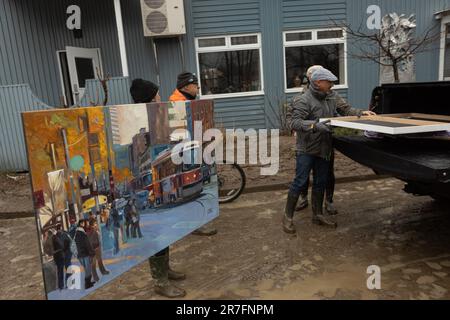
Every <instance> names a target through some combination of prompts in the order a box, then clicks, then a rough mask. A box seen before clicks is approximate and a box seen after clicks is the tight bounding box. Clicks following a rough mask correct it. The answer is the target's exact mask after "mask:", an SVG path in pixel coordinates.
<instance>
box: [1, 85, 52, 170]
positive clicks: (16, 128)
mask: <svg viewBox="0 0 450 320" xmlns="http://www.w3.org/2000/svg"><path fill="white" fill-rule="evenodd" d="M0 106H2V109H1V110H0V170H1V171H22V170H27V168H28V163H27V153H26V149H25V140H24V137H23V129H22V118H21V115H20V113H21V112H25V111H34V110H45V109H49V108H50V107H48V106H47V105H46V104H45V103H43V102H42V101H40V100H39V99H38V98H37V97H36V96H35V95H34V94H33V93H32V91H31V89H30V87H29V85H28V84H21V85H13V86H1V87H0Z"/></svg>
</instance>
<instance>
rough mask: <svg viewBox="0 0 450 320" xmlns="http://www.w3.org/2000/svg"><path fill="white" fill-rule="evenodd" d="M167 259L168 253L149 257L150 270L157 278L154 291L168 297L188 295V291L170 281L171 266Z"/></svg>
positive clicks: (155, 278) (154, 277)
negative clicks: (169, 266)
mask: <svg viewBox="0 0 450 320" xmlns="http://www.w3.org/2000/svg"><path fill="white" fill-rule="evenodd" d="M166 259H167V257H166V255H163V256H159V257H158V256H152V257H150V258H149V259H148V261H149V263H150V271H151V273H152V277H153V279H154V280H155V286H154V291H155V293H156V294H158V295H160V296H163V297H166V298H171V299H174V298H182V297H184V296H185V295H186V291H184V290H183V289H181V288H178V287H176V286H174V285H172V284H171V283H170V282H169V268H168V266H167V264H166Z"/></svg>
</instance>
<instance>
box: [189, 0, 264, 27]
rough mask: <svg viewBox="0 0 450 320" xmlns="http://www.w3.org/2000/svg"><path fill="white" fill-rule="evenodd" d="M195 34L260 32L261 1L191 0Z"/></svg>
mask: <svg viewBox="0 0 450 320" xmlns="http://www.w3.org/2000/svg"><path fill="white" fill-rule="evenodd" d="M191 3H192V18H193V30H194V34H195V36H203V35H216V34H226V33H246V32H259V31H260V30H261V23H260V22H261V20H260V5H259V4H260V1H259V0H248V1H245V2H242V1H239V0H229V1H216V0H213V1H211V0H191Z"/></svg>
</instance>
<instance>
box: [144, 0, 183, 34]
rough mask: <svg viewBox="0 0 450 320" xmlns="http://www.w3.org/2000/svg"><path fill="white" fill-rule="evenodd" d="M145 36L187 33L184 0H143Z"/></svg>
mask: <svg viewBox="0 0 450 320" xmlns="http://www.w3.org/2000/svg"><path fill="white" fill-rule="evenodd" d="M141 11H142V21H143V25H144V36H146V37H170V36H177V35H182V34H186V24H185V17H184V5H183V0H141Z"/></svg>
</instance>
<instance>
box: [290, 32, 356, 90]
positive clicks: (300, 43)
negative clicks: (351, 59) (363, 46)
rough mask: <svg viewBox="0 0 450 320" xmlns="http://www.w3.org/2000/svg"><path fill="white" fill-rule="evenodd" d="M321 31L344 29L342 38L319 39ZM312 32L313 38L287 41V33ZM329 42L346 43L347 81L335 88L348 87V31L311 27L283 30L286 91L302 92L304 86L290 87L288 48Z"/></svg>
mask: <svg viewBox="0 0 450 320" xmlns="http://www.w3.org/2000/svg"><path fill="white" fill-rule="evenodd" d="M321 31H342V38H332V39H318V38H317V34H318V32H321ZM307 32H311V35H312V38H311V40H298V41H286V35H288V34H292V33H307ZM327 44H343V45H344V77H345V83H343V84H339V85H335V86H334V87H333V89H337V90H339V89H348V67H347V66H348V60H347V33H346V32H345V29H342V28H325V29H309V30H290V31H284V32H283V67H284V91H285V93H298V92H302V88H288V87H287V86H288V84H287V72H286V48H292V47H306V46H320V45H327Z"/></svg>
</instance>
